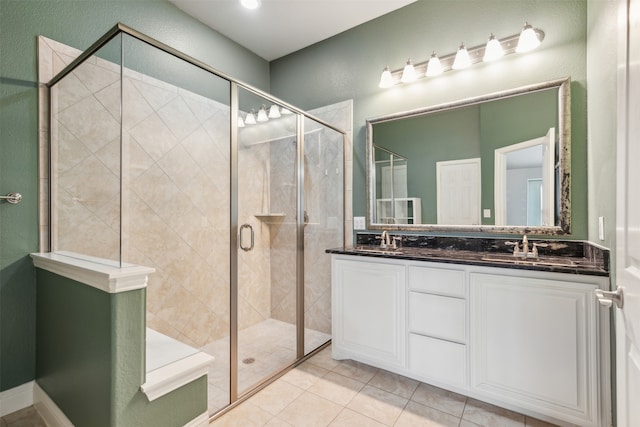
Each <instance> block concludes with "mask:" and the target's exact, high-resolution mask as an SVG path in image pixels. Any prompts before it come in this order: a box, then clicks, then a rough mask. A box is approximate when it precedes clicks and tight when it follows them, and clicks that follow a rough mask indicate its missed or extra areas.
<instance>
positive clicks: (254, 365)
mask: <svg viewBox="0 0 640 427" xmlns="http://www.w3.org/2000/svg"><path fill="white" fill-rule="evenodd" d="M329 339H331V336H330V335H329V334H325V333H323V332H318V331H315V330H312V329H305V353H308V352H310V351H312V350H314V349H315V348H317V347H319V346H320V345H322V344H324V343H325V342H327V341H329ZM201 350H202V351H204V352H205V353H208V354H210V355H212V356H213V357H215V361H214V362H213V363H212V364H211V366H210V367H209V378H208V381H209V413H214V412H216V411H218V410H220V409H222V408H223V407H225V406H227V405H228V403H229V384H230V379H229V377H230V368H229V337H225V338H222V339H219V340H216V341H213V342H211V343H209V344H207V345H205V346H203V347H202V348H201ZM295 357H296V327H295V325H293V324H291V323H287V322H282V321H280V320H275V319H267V320H265V321H263V322H260V323H258V324H256V325H253V326H251V327H249V328H246V329H242V330H241V331H239V333H238V393H243V392H245V391H247V390H249V389H250V388H252V387H253V386H254V385H256V384H258V383H260V382H261V381H262V380H263V379H264V378H266V377H268V376H270V375H272V374H274V373H276V372H277V371H279V370H281V369H282V368H284V367H286V366H288V365H290V364H291V363H293V362H294V361H295Z"/></svg>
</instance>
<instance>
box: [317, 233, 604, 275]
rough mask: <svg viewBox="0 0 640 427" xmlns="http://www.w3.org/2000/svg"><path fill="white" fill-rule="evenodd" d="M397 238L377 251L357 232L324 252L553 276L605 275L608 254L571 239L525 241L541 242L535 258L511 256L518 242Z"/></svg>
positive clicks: (376, 243) (372, 237)
mask: <svg viewBox="0 0 640 427" xmlns="http://www.w3.org/2000/svg"><path fill="white" fill-rule="evenodd" d="M390 235H391V236H392V237H393V236H399V237H400V238H401V239H402V240H401V241H400V244H399V247H398V248H388V249H385V250H382V249H381V248H380V240H379V239H377V238H376V237H377V236H379V233H378V234H376V233H358V235H357V244H356V246H354V247H344V248H334V249H327V251H326V252H327V253H332V254H344V255H357V256H368V257H378V258H391V259H404V260H413V261H430V262H441V263H451V264H471V265H478V266H485V267H501V268H513V269H521V270H537V271H548V272H554V273H572V274H586V275H592V276H609V251H608V250H607V249H604V248H601V247H599V246H597V245H593V244H591V243H589V242H583V241H575V240H564V241H561V240H540V239H531V238H529V247H530V248H531V247H532V244H533V243H542V244H545V245H547V246H546V247H541V248H539V252H540V256H539V257H538V258H520V257H514V256H513V254H512V252H511V247H509V246H508V245H506V244H505V243H506V242H507V241H515V240H519V241H520V242H521V241H522V240H521V236H520V237H519V239H515V238H514V239H495V238H478V237H442V236H418V235H402V234H398V233H393V234H391V233H390Z"/></svg>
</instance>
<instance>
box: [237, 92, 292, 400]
mask: <svg viewBox="0 0 640 427" xmlns="http://www.w3.org/2000/svg"><path fill="white" fill-rule="evenodd" d="M238 101H239V113H238V117H239V118H238V124H239V128H238V142H237V145H238V147H237V184H238V191H237V205H238V215H237V230H238V234H237V236H238V247H237V323H236V325H237V326H236V327H237V330H238V333H237V354H236V355H235V357H234V355H233V354H232V358H234V359H235V361H236V367H237V394H238V396H240V395H242V394H243V393H244V392H246V391H248V390H250V389H251V388H252V387H254V386H255V385H257V384H259V383H261V382H263V381H264V380H265V379H268V378H269V377H270V376H272V375H273V374H275V373H277V372H279V371H280V370H281V369H282V368H284V367H286V366H288V365H290V364H291V363H293V362H294V361H295V360H296V356H297V348H296V345H297V344H296V342H297V340H296V333H297V331H296V303H297V295H296V294H297V293H296V252H297V243H296V235H297V234H296V200H297V194H296V189H297V186H296V180H297V178H296V176H297V173H296V150H297V143H296V115H295V114H286V113H287V111H286V110H285V111H283V110H282V108H281V107H280V106H278V105H273V104H272V103H271V102H270V101H268V100H267V99H264V98H262V97H260V96H258V95H255V94H253V93H251V92H249V91H246V90H244V89H239V93H238ZM241 126H242V127H241ZM232 335H233V334H232ZM232 394H233V393H232ZM232 399H233V396H232Z"/></svg>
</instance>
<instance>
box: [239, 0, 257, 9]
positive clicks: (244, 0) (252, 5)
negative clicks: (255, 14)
mask: <svg viewBox="0 0 640 427" xmlns="http://www.w3.org/2000/svg"><path fill="white" fill-rule="evenodd" d="M240 4H241V5H242V6H243V7H244V8H246V9H257V8H259V7H260V5H261V4H262V2H261V1H260V0H240Z"/></svg>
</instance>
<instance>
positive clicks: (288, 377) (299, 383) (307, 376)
mask: <svg viewBox="0 0 640 427" xmlns="http://www.w3.org/2000/svg"><path fill="white" fill-rule="evenodd" d="M328 373H329V371H328V370H326V369H324V368H321V367H319V366H315V365H312V364H310V363H309V362H304V363H303V364H301V365H300V366H297V367H296V368H295V369H292V370H291V371H289V372H287V373H286V374H285V375H284V376H283V377H282V380H284V381H286V382H288V383H289V384H292V385H294V386H296V387H299V388H301V389H303V390H306V389H308V388H309V387H311V386H312V385H314V384H315V383H317V382H318V381H319V380H320V378H322V377H324V376H325V375H327V374H328Z"/></svg>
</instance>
